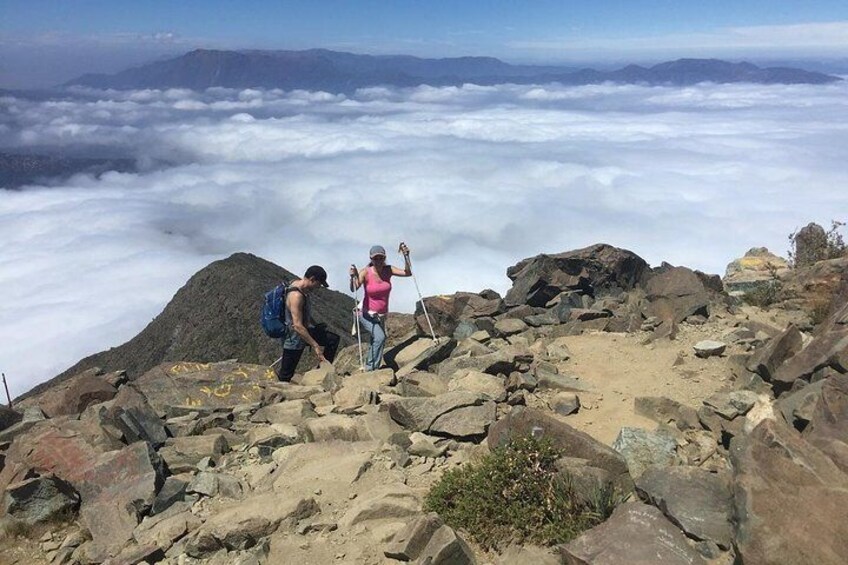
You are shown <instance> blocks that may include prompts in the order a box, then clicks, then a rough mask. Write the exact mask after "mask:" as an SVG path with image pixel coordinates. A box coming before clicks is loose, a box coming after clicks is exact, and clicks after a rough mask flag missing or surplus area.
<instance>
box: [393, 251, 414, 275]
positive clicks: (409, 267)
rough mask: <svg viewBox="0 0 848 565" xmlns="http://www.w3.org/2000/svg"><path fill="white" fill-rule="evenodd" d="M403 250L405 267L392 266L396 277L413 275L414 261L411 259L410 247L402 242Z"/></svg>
mask: <svg viewBox="0 0 848 565" xmlns="http://www.w3.org/2000/svg"><path fill="white" fill-rule="evenodd" d="M401 250H402V251H403V269H399V268H397V267H392V274H393V275H394V276H396V277H411V276H412V263H411V262H410V261H409V249H408V248H407V247H406V246H405V245H404V244H402V243H401Z"/></svg>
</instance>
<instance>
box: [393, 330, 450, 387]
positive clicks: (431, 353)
mask: <svg viewBox="0 0 848 565" xmlns="http://www.w3.org/2000/svg"><path fill="white" fill-rule="evenodd" d="M454 348H456V340H454V339H447V338H442V339H440V340H438V341H437V342H436V343H434V344H433V345H431V346H430V347H428V348H427V349H426V350H424V351H423V352H422V353H420V354H419V355H418V356H417V357H415V358H414V359H413V360H412V361H410V362H409V363H407V364H406V365H404V366H403V367H401V368H400V369H398V371H397V377H398V378H399V379H400V378H403V377H405V376H407V375H409V374H411V373H412V372H414V371H424V370H427V369H428V368H429V367H430V366H431V365H435V364H436V363H440V362H441V361H444V360H445V359H447V358H448V357H449V356H450V354H451V352H452V351H453V350H454Z"/></svg>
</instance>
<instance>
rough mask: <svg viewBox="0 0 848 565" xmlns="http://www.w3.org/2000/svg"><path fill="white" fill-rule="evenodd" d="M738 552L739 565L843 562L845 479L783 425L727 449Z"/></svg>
mask: <svg viewBox="0 0 848 565" xmlns="http://www.w3.org/2000/svg"><path fill="white" fill-rule="evenodd" d="M730 457H731V461H732V463H733V470H734V495H735V498H734V503H735V504H734V505H735V513H736V517H737V521H738V524H737V528H736V547H737V550H738V552H739V555H740V556H741V559H742V561H744V562H745V563H834V564H836V563H844V562H845V556H846V555H848V520H846V519H845V517H846V508H848V474H846V473H845V472H843V471H842V470H841V469H840V468H839V467H838V466H837V465H836V464H835V463H834V462H833V461H832V460H831V459H830V458H829V457H828V456H827V455H826V454H824V453H823V452H822V451H820V450H819V449H817V448H816V447H814V446H813V445H811V444H810V443H809V442H807V441H806V440H804V439H803V438H802V437H801V436H800V435H798V433H797V432H796V431H795V430H794V429H792V428H790V427H789V425H788V424H786V423H785V422H783V421H780V420H773V419H765V420H763V421H762V422H760V424H759V425H757V427H756V428H754V429H753V431H752V432H751V433H750V434H748V435H745V436H740V437H737V438H734V440H733V441H732V443H731V445H730Z"/></svg>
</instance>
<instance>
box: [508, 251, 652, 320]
mask: <svg viewBox="0 0 848 565" xmlns="http://www.w3.org/2000/svg"><path fill="white" fill-rule="evenodd" d="M506 274H507V276H508V277H509V278H510V280H512V282H513V285H512V288H511V289H510V290H509V292H507V294H506V297H505V299H504V301H505V303H506V305H507V306H509V307H514V306H519V305H522V304H527V305H529V306H545V305H547V303H548V302H550V301H551V300H552V299H553V298H555V297H556V296H557V295H558V294H560V293H561V292H566V291H569V290H580V291H581V292H583V293H584V294H589V295H592V296H602V295H604V294H607V293H615V292H620V291H622V290H624V291H628V290H631V289H633V288H635V287H637V286H639V285H640V284H642V283H643V282H644V281H645V280H646V279H647V277H648V276H649V267H648V264H647V263H646V262H645V261H644V260H643V259H642V258H641V257H639V256H638V255H636V254H635V253H633V252H631V251H627V250H625V249H619V248H617V247H613V246H611V245H606V244H603V243H600V244H596V245H592V246H590V247H586V248H583V249H577V250H575V251H568V252H565V253H559V254H556V255H537V256H535V257H531V258H529V259H524V260H523V261H520V262H518V263H516V264H515V265H513V266H512V267H510V268H509V269H507V273H506Z"/></svg>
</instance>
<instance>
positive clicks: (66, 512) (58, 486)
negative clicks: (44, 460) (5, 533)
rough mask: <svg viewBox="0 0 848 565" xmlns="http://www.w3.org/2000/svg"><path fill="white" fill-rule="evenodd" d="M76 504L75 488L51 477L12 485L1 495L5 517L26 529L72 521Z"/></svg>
mask: <svg viewBox="0 0 848 565" xmlns="http://www.w3.org/2000/svg"><path fill="white" fill-rule="evenodd" d="M79 503H80V500H79V494H77V492H76V491H75V490H74V488H73V487H72V486H71V485H70V484H68V483H67V482H65V481H63V480H62V479H59V478H57V477H55V476H53V475H46V476H43V477H33V478H31V479H25V480H23V481H21V482H18V483H12V484H11V485H9V486H8V487H6V492H5V493H4V495H3V510H4V511H5V513H6V516H9V517H11V518H14V519H15V521H17V522H19V523H22V524H25V525H27V526H34V525H36V524H41V523H45V522H49V521H52V520H57V519H68V518H71V517H72V516H73V514H74V513H75V512H76V510H77V508H79Z"/></svg>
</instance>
